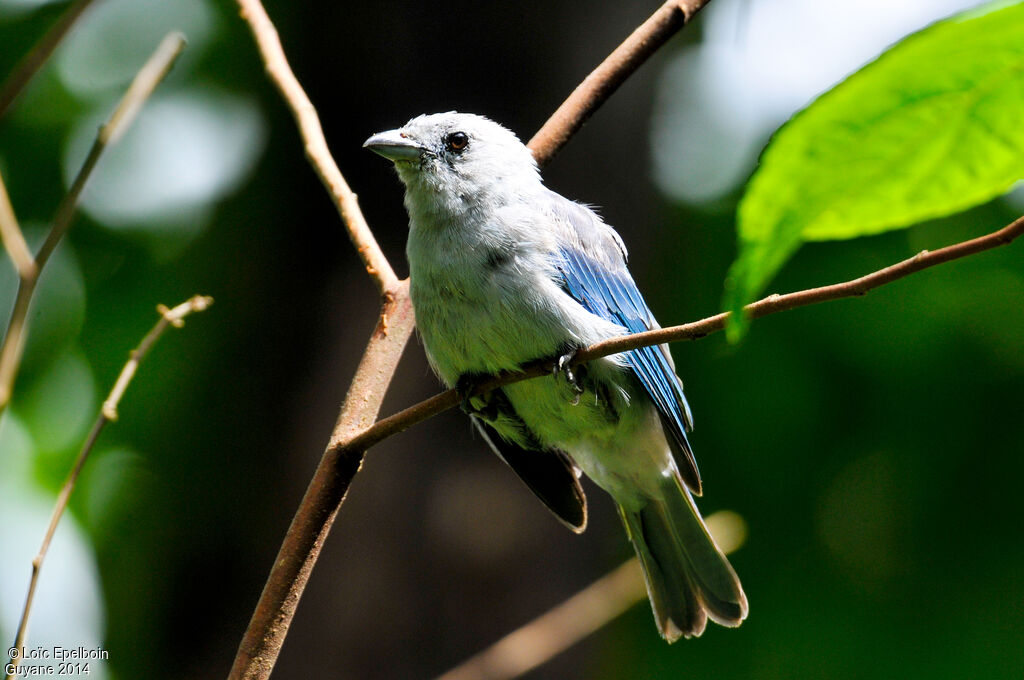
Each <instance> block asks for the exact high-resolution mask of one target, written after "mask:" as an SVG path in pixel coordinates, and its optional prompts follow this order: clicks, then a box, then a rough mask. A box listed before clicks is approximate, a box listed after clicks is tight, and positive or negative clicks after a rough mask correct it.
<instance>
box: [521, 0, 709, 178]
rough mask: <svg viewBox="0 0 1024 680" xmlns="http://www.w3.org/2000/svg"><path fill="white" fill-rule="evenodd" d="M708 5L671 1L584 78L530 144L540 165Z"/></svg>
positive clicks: (690, 0) (704, 0) (697, 1)
mask: <svg viewBox="0 0 1024 680" xmlns="http://www.w3.org/2000/svg"><path fill="white" fill-rule="evenodd" d="M708 2H710V0H668V2H666V3H665V4H664V5H662V6H661V7H660V8H659V9H658V10H657V11H656V12H655V13H654V14H652V15H651V16H650V18H649V19H647V21H645V22H644V23H642V24H641V25H640V26H639V27H637V29H636V30H635V31H633V33H632V34H631V35H630V36H629V37H628V38H626V39H625V40H624V41H623V42H622V44H621V45H619V46H618V47H616V48H615V51H613V52H612V53H611V54H609V55H608V57H607V58H606V59H605V60H604V61H603V62H601V64H600V65H599V66H598V67H597V68H596V69H594V70H593V71H592V72H591V73H590V75H588V76H587V77H586V78H584V79H583V82H582V83H580V84H579V85H578V86H577V87H576V89H575V90H573V92H572V94H571V95H569V98H568V99H566V100H565V101H564V102H563V103H562V105H561V106H559V107H558V110H556V111H555V112H554V113H553V114H552V115H551V117H550V118H548V120H547V122H546V123H544V125H543V126H542V127H541V129H540V130H538V131H537V134H535V135H534V136H533V138H532V139H531V140H530V142H529V144H527V146H529V147H530V150H531V151H533V156H534V158H536V159H537V163H538V164H539V165H541V166H544V165H547V163H548V161H550V160H551V158H552V157H553V156H554V155H555V153H557V152H558V150H559V149H561V148H562V147H563V146H565V143H566V142H568V141H569V138H570V137H572V136H573V135H574V134H576V132H577V131H578V130H579V129H580V128H581V127H583V124H584V123H586V122H587V120H588V119H589V118H590V116H592V115H593V113H594V112H595V111H597V109H598V108H600V106H601V105H602V104H604V103H605V101H607V99H608V98H609V97H611V96H612V94H614V93H615V90H617V89H618V88H619V86H620V85H622V83H624V82H625V81H626V79H627V78H629V76H631V75H633V72H634V71H636V70H637V69H638V68H640V66H642V65H643V63H644V62H645V61H647V59H648V57H650V56H651V55H652V54H654V53H655V52H656V51H658V48H660V47H661V46H662V45H664V44H665V43H666V42H667V41H668V39H669V38H671V37H672V36H673V35H675V34H676V33H677V32H678V31H679V29H681V28H682V27H683V26H685V25H686V24H687V23H689V21H690V19H692V18H693V15H694V14H696V13H697V12H698V11H700V9H701V8H703V7H704V5H706V4H708Z"/></svg>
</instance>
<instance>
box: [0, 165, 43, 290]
mask: <svg viewBox="0 0 1024 680" xmlns="http://www.w3.org/2000/svg"><path fill="white" fill-rule="evenodd" d="M0 239H2V240H3V243H4V249H5V250H6V251H7V254H8V255H10V257H11V262H13V263H14V268H15V270H17V272H18V278H21V279H24V278H31V277H34V276H35V275H36V262H35V259H34V258H33V257H32V251H30V250H29V249H28V244H27V243H25V235H24V234H23V233H22V232H21V227H20V226H18V218H17V217H15V215H14V206H12V205H11V198H10V196H8V195H7V186H6V185H5V184H4V178H3V176H0Z"/></svg>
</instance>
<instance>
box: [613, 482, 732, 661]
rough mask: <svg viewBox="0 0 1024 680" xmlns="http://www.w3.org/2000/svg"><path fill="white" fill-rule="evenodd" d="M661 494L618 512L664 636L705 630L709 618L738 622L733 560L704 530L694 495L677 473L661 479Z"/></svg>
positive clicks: (672, 637)
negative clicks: (638, 560)
mask: <svg viewBox="0 0 1024 680" xmlns="http://www.w3.org/2000/svg"><path fill="white" fill-rule="evenodd" d="M661 491H662V493H661V498H651V499H648V500H647V504H646V505H644V506H643V507H642V508H640V509H639V510H629V509H627V508H625V507H623V506H622V505H620V506H619V514H620V515H621V516H622V520H623V522H625V524H626V531H627V532H628V533H629V538H630V540H631V541H632V542H633V547H634V548H636V553H637V555H638V556H639V558H640V564H641V566H642V567H643V572H644V580H645V581H646V582H647V594H648V596H649V597H650V599H651V607H652V608H653V609H654V618H655V620H656V621H657V624H658V629H659V630H660V631H661V635H662V637H664V638H665V639H666V640H668V641H669V642H675V641H676V640H677V639H679V636H683V637H693V636H697V635H700V634H701V633H703V632H704V627H705V625H707V620H708V619H709V618H710V619H711V620H712V621H715V622H716V623H719V624H721V625H723V626H730V627H734V626H738V625H740V623H741V622H742V621H743V619H745V618H746V617H747V597H746V595H744V593H743V587H742V586H741V585H740V580H739V578H738V577H737V576H736V572H735V571H733V568H732V565H730V564H729V560H727V559H726V557H725V555H723V554H722V551H721V550H719V549H718V546H716V545H715V542H714V540H712V538H711V535H710V534H708V530H707V527H706V526H704V520H703V519H701V516H700V513H699V512H698V511H697V506H696V505H694V502H693V498H692V497H691V496H690V493H689V492H688V491H686V490H685V489H684V488H683V487H682V485H681V484H680V482H679V480H678V479H677V478H676V476H675V475H670V476H667V477H665V478H664V485H663V486H662V489H661Z"/></svg>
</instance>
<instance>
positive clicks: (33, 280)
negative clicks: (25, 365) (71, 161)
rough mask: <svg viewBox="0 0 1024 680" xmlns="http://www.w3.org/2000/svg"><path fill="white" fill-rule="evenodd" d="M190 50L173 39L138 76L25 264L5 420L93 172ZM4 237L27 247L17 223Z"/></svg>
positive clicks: (9, 349)
mask: <svg viewBox="0 0 1024 680" xmlns="http://www.w3.org/2000/svg"><path fill="white" fill-rule="evenodd" d="M184 48H185V37H184V36H183V35H182V34H181V33H177V32H172V33H169V34H167V36H166V37H165V38H164V39H163V40H162V41H161V42H160V45H159V46H158V47H157V48H156V50H155V51H154V52H153V55H152V56H151V57H150V58H149V59H148V60H147V61H146V63H145V64H144V65H143V66H142V68H141V69H140V70H139V72H138V73H137V74H136V75H135V78H134V79H133V80H132V83H131V85H129V87H128V91H127V92H125V94H124V96H123V97H122V98H121V101H120V102H119V103H118V105H117V108H115V109H114V112H113V113H112V114H111V115H110V118H108V119H107V122H106V123H104V124H103V126H102V127H100V130H99V133H98V134H97V135H96V140H95V141H94V142H93V145H92V148H91V149H89V154H88V156H86V159H85V161H84V162H83V163H82V167H81V168H80V169H79V171H78V174H77V175H76V176H75V180H74V182H72V184H71V188H70V189H68V192H67V194H65V195H64V198H63V199H62V200H61V202H60V205H59V206H58V207H57V212H56V214H55V215H54V218H53V223H52V224H51V226H50V232H49V234H47V236H46V241H45V242H44V243H43V245H42V247H41V248H40V249H39V252H38V253H37V254H36V256H35V258H34V259H33V261H32V263H31V266H29V265H28V264H27V263H25V262H24V261H22V262H21V263H19V266H18V273H19V275H20V277H19V281H18V292H17V295H16V297H15V298H14V308H13V309H12V310H11V317H10V321H9V322H8V324H7V331H6V333H5V334H4V339H3V343H2V344H0V414H2V413H3V411H4V409H5V408H6V407H7V404H8V403H9V402H10V399H11V390H12V389H13V388H14V380H15V378H16V377H17V374H18V367H19V365H20V363H21V355H22V351H23V350H24V348H25V336H26V332H27V328H28V310H29V306H30V304H31V302H32V295H33V294H34V293H35V290H36V284H37V283H38V281H39V275H40V273H41V272H42V270H43V267H44V266H46V263H47V261H49V259H50V256H51V255H52V254H53V251H54V250H55V249H56V248H57V245H58V244H59V243H60V240H61V239H62V238H63V237H64V234H66V233H67V231H68V229H70V228H71V222H72V219H73V218H74V216H75V211H76V210H77V208H78V199H79V198H80V197H81V195H82V190H83V189H84V188H85V184H86V182H88V180H89V177H90V175H91V174H92V171H93V169H94V168H95V167H96V163H98V162H99V159H100V156H102V155H103V152H104V151H105V150H106V149H107V148H108V147H110V146H111V145H113V144H114V143H115V142H116V141H117V140H118V139H119V138H120V137H121V135H122V134H124V131H125V130H127V129H128V127H129V126H131V124H132V121H133V120H134V119H135V116H136V114H137V113H138V112H139V109H140V108H141V107H142V105H143V104H144V103H145V101H146V100H147V99H148V98H149V96H150V95H151V94H152V93H153V90H154V89H156V86H157V85H159V84H160V82H161V81H162V80H163V79H164V77H165V76H166V75H167V73H168V72H169V71H170V70H171V67H172V66H173V65H174V62H175V60H176V59H177V58H178V55H179V54H181V51H182V50H183V49H184ZM4 197H6V191H4ZM7 212H8V211H7V210H6V209H0V213H7ZM7 217H8V216H7V215H5V214H0V220H6V219H7ZM9 217H10V218H11V219H13V211H10V215H9ZM15 231H16V232H17V233H16V234H15V233H14V232H15ZM9 232H10V237H11V238H13V239H14V243H13V246H12V245H8V234H9ZM3 234H4V245H5V246H6V247H7V248H8V249H10V248H11V247H13V248H15V250H20V244H18V243H17V241H18V240H19V239H20V240H21V241H24V237H22V236H21V235H20V234H21V230H20V229H18V227H17V223H16V222H14V223H13V224H12V225H11V224H9V225H6V226H4V227H3ZM12 257H13V258H16V259H15V262H16V263H18V260H19V259H21V260H23V259H24V253H20V254H18V255H14V254H13V251H12Z"/></svg>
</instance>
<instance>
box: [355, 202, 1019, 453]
mask: <svg viewBox="0 0 1024 680" xmlns="http://www.w3.org/2000/svg"><path fill="white" fill-rule="evenodd" d="M1022 233H1024V217H1019V218H1017V219H1016V220H1014V221H1013V222H1011V223H1010V224H1008V225H1006V226H1005V227H1003V228H1002V229H999V230H998V231H994V232H992V233H990V234H986V235H984V236H979V237H977V238H973V239H970V240H967V241H962V242H960V243H956V244H953V245H951V246H946V247H945V248H941V249H939V250H933V251H928V250H924V251H921V252H920V253H918V254H917V255H914V256H913V257H910V258H908V259H906V260H903V261H902V262H898V263H896V264H894V265H891V266H889V267H886V268H884V269H880V270H878V271H875V272H872V273H870V274H867V275H865V276H862V277H860V278H857V279H853V280H851V281H844V282H842V283H834V284H832V285H829V286H821V287H820V288H810V289H808V290H801V291H797V292H793V293H787V294H785V295H769V296H768V297H766V298H764V299H762V300H759V301H757V302H753V303H751V304H749V305H747V306H746V307H745V308H744V310H745V311H746V313H747V314H749V315H750V317H751V318H754V319H757V318H760V317H762V316H768V315H769V314H777V313H778V312H784V311H787V310H790V309H796V308H797V307H806V306H807V305H813V304H817V303H819V302H826V301H829V300H839V299H841V298H847V297H856V296H860V295H865V294H866V293H868V292H869V291H871V290H873V289H875V288H878V287H879V286H883V285H885V284H887V283H892V282H893V281H897V280H899V279H902V278H904V277H906V276H909V275H911V274H913V273H915V272H919V271H921V270H922V269H927V268H929V267H934V266H936V265H940V264H943V263H945V262H950V261H952V260H958V259H960V258H963V257H967V256H969V255H974V254H976V253H980V252H983V251H986V250H991V249H992V248H997V247H999V246H1004V245H1007V244H1009V243H1011V242H1012V241H1013V240H1014V239H1016V238H1017V237H1019V236H1020V235H1021V234H1022ZM728 318H729V312H722V313H721V314H715V315H714V316H709V317H707V318H706V319H701V320H700V321H694V322H692V323H688V324H683V325H681V326H670V327H668V328H659V329H656V330H653V331H646V332H644V333H634V334H632V335H623V336H620V337H617V338H612V339H610V340H605V341H603V342H599V343H597V344H595V345H591V346H590V347H587V348H586V349H583V350H580V351H579V352H578V353H577V354H576V357H575V358H574V359H573V361H572V362H571V365H573V366H575V365H577V364H581V363H585V362H587V361H592V360H594V359H598V358H600V357H605V356H608V355H610V354H617V353H619V352H626V351H629V350H631V349H637V348H638V347H646V346H650V345H660V344H662V343H666V342H677V341H681V340H697V339H698V338H702V337H704V336H706V335H710V334H711V333H715V332H717V331H721V330H723V329H724V328H725V324H726V321H727V320H728ZM553 368H554V360H553V359H544V360H540V361H536V362H534V363H532V364H531V365H529V366H527V367H524V370H523V371H522V372H519V373H505V374H502V375H499V376H495V377H494V378H492V379H490V380H487V381H485V382H482V383H481V384H480V385H479V387H478V388H477V389H476V391H475V392H474V393H483V392H489V391H490V390H493V389H496V388H498V387H501V386H503V385H509V384H511V383H514V382H519V381H520V380H527V379H530V378H537V377H541V376H550V375H551V372H552V369H553ZM461 401H462V397H460V396H459V395H458V394H457V393H456V392H455V390H448V391H447V392H442V393H441V394H437V395H435V396H433V397H430V398H429V399H425V400H424V401H421V402H420V403H418V404H415V405H413V406H410V407H409V408H407V409H404V410H402V411H399V412H398V413H396V414H394V415H391V416H388V417H386V418H381V419H380V420H379V421H377V422H376V423H374V425H373V426H372V427H370V428H368V429H367V430H365V431H363V432H362V433H360V434H359V435H358V436H357V437H355V438H354V439H353V440H352V441H351V442H349V445H350V446H356V447H361V448H364V449H366V448H369V447H371V446H373V445H374V444H378V443H380V442H381V441H383V440H384V439H387V438H388V437H390V436H391V435H393V434H397V433H398V432H401V431H403V430H405V429H407V428H409V427H411V426H412V425H415V424H416V423H418V422H421V421H423V420H426V419H427V418H432V417H433V416H436V415H437V414H439V413H442V412H444V411H446V410H448V409H450V408H452V407H453V406H457V405H458V404H459V403H460V402H461Z"/></svg>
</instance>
